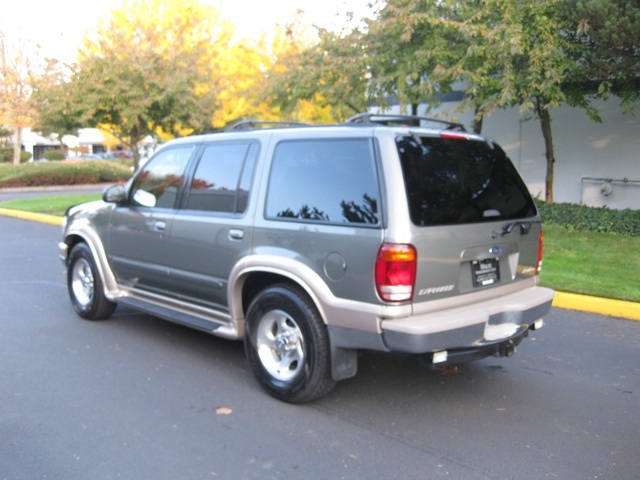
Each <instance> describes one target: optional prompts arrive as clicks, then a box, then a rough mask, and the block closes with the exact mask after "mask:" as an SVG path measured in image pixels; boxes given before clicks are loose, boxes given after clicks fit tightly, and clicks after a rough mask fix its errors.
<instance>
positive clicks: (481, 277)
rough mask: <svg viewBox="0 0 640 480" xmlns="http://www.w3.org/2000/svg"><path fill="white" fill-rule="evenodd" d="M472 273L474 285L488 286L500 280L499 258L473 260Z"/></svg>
mask: <svg viewBox="0 0 640 480" xmlns="http://www.w3.org/2000/svg"><path fill="white" fill-rule="evenodd" d="M471 275H472V278H473V286H474V287H487V286H489V285H494V284H496V283H498V282H499V281H500V263H499V261H498V259H497V258H487V259H484V260H473V261H472V262H471Z"/></svg>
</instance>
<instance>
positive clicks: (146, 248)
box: [107, 145, 195, 293]
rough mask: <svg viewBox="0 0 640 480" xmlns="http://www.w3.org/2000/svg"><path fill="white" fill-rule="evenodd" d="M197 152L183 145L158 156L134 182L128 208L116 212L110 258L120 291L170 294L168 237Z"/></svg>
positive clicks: (111, 229) (144, 168) (124, 207)
mask: <svg viewBox="0 0 640 480" xmlns="http://www.w3.org/2000/svg"><path fill="white" fill-rule="evenodd" d="M194 150H195V146H194V145H185V146H177V147H173V148H167V149H165V150H162V151H160V152H159V153H158V154H157V155H155V156H154V157H153V158H152V159H151V160H149V162H147V164H146V165H145V166H144V167H143V168H142V169H141V171H140V172H139V173H138V174H137V175H136V177H135V178H134V180H133V182H132V184H131V187H130V189H129V198H128V202H127V205H125V206H118V207H116V208H115V209H114V210H113V213H112V217H111V222H110V231H109V243H108V246H107V250H108V252H107V253H108V256H109V261H110V263H111V267H112V269H113V271H114V272H115V274H116V276H117V278H118V282H119V283H120V284H121V285H123V286H126V287H129V288H134V289H140V290H145V291H150V292H154V293H164V292H166V290H167V288H168V267H167V257H168V252H167V235H168V233H169V232H170V231H171V225H172V222H173V218H174V216H175V212H176V207H177V205H178V201H179V195H180V193H181V191H182V188H183V187H182V184H183V182H184V177H185V170H186V167H187V164H188V162H189V158H190V157H191V155H192V153H193V151H194Z"/></svg>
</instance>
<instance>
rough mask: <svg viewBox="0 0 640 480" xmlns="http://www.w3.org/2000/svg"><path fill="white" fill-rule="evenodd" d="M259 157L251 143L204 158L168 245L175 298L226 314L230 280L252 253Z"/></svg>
mask: <svg viewBox="0 0 640 480" xmlns="http://www.w3.org/2000/svg"><path fill="white" fill-rule="evenodd" d="M258 152H259V143H258V142H257V141H250V140H243V141H221V142H215V143H209V144H205V145H204V146H203V148H202V150H201V151H200V152H199V159H198V162H197V164H196V167H195V171H194V174H193V176H192V178H191V179H190V182H189V185H188V187H187V189H186V192H185V198H184V201H183V203H182V205H181V208H180V209H179V210H178V211H177V212H176V215H175V217H174V218H173V221H172V226H171V231H170V235H169V237H168V241H167V242H168V245H167V249H168V251H169V252H170V254H169V257H168V259H167V266H168V269H169V280H170V285H171V293H172V295H174V296H177V297H179V298H181V299H183V300H187V301H189V302H192V303H198V304H200V305H203V306H207V307H210V308H215V309H218V310H226V309H227V307H228V303H227V298H226V294H227V283H228V278H229V274H230V272H231V269H232V268H233V266H234V265H235V264H236V262H237V261H238V259H239V258H241V257H243V256H245V255H247V254H248V252H249V250H250V248H251V237H252V226H251V222H250V221H249V220H247V219H246V215H245V214H246V212H247V208H248V202H249V198H250V191H251V184H252V179H253V175H254V170H255V165H256V161H257V158H258Z"/></svg>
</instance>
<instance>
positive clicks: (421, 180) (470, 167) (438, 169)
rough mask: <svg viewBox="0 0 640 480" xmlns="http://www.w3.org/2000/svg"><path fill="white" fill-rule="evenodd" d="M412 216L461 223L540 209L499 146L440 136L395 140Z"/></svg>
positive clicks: (425, 221) (421, 221)
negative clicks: (536, 206)
mask: <svg viewBox="0 0 640 480" xmlns="http://www.w3.org/2000/svg"><path fill="white" fill-rule="evenodd" d="M396 143H397V146H398V152H399V154H400V159H401V162H402V170H403V174H404V181H405V184H406V189H407V197H408V202H409V210H410V214H411V221H412V222H413V223H414V224H415V225H419V226H431V225H456V224H463V223H477V222H487V221H495V220H511V219H517V218H524V217H531V216H534V215H535V214H536V208H535V205H534V203H533V200H532V198H531V195H529V192H528V190H527V188H526V186H525V184H524V182H523V181H522V179H521V178H520V175H519V174H518V172H517V171H516V169H515V167H514V166H513V164H512V163H511V161H510V160H509V159H508V158H507V156H506V154H505V153H504V151H503V150H502V149H501V148H500V147H498V146H497V145H493V144H489V143H487V142H482V141H474V140H462V139H449V138H440V137H417V136H407V137H398V139H397V140H396Z"/></svg>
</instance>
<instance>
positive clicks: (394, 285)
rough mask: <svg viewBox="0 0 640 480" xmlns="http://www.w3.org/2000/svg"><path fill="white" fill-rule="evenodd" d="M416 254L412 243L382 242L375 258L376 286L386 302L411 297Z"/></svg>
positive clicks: (414, 278)
mask: <svg viewBox="0 0 640 480" xmlns="http://www.w3.org/2000/svg"><path fill="white" fill-rule="evenodd" d="M417 258H418V255H417V254H416V249H415V247H414V246H413V245H404V244H384V245H382V246H381V247H380V250H379V251H378V258H377V259H376V288H377V290H378V295H380V298H381V299H382V300H384V301H386V302H405V301H407V300H411V299H412V298H413V286H414V284H415V281H416V265H417Z"/></svg>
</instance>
